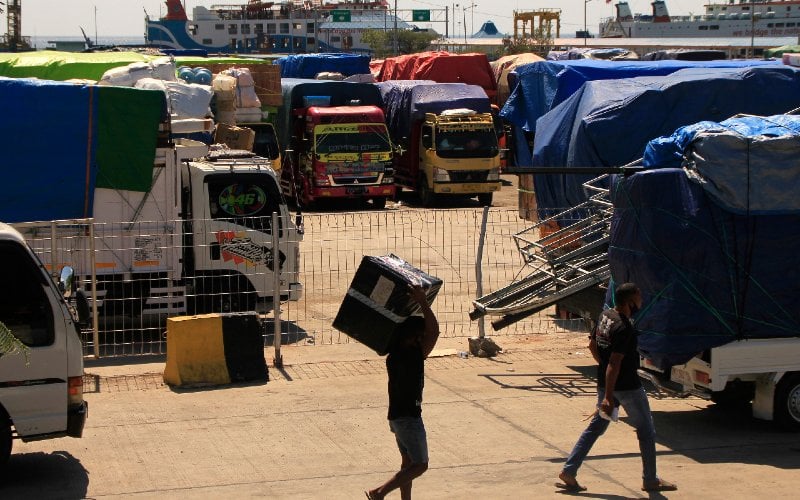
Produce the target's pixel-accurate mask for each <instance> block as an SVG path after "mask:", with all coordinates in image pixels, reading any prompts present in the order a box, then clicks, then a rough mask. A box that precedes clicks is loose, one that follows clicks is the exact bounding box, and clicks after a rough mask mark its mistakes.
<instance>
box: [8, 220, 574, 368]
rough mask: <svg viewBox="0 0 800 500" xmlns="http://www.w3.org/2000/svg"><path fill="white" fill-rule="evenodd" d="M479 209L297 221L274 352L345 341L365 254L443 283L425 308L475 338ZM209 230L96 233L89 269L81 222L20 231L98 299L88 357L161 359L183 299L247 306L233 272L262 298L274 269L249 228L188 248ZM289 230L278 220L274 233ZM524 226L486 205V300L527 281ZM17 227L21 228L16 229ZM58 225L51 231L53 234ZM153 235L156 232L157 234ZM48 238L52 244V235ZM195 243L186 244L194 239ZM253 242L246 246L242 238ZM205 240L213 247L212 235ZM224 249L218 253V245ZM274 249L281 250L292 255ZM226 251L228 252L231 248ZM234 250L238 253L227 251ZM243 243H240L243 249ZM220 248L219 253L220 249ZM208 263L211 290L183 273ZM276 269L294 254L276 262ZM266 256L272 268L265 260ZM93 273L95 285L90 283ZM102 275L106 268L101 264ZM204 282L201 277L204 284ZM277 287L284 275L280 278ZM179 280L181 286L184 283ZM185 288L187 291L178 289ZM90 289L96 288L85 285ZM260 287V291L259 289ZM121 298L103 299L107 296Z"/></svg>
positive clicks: (537, 329) (447, 331)
mask: <svg viewBox="0 0 800 500" xmlns="http://www.w3.org/2000/svg"><path fill="white" fill-rule="evenodd" d="M481 221H482V209H479V208H469V209H442V210H424V209H415V208H408V207H402V208H400V209H395V210H392V209H387V210H381V211H359V212H342V213H310V214H304V215H303V222H304V229H305V233H304V235H303V236H302V242H301V243H300V244H299V281H300V282H301V283H302V286H303V293H302V297H301V298H300V299H299V300H287V299H288V298H289V295H290V294H289V292H290V290H289V284H288V283H289V281H291V279H283V280H282V282H281V283H280V287H281V288H280V295H281V297H282V302H281V305H280V325H281V326H280V329H281V339H280V340H281V342H282V343H284V344H285V343H301V344H304V345H320V344H339V343H346V342H351V341H352V340H351V339H350V338H349V337H347V336H346V335H344V334H342V333H340V332H338V331H336V330H335V329H334V328H333V327H332V326H331V324H332V322H333V319H334V317H335V316H336V313H337V311H338V309H339V305H340V303H341V301H342V299H343V297H344V295H345V293H346V291H347V289H348V287H349V285H350V282H351V280H352V278H353V275H354V274H355V271H356V269H357V268H358V266H359V264H360V262H361V259H362V257H363V256H365V255H385V254H389V253H393V254H395V255H397V256H399V257H401V258H403V259H405V260H406V261H408V262H410V263H411V264H412V265H414V266H416V267H419V268H420V269H422V270H424V271H426V272H428V273H430V274H432V275H434V276H437V277H439V278H441V279H442V280H443V281H444V285H443V286H442V288H441V291H440V292H439V295H438V297H437V299H436V301H435V303H434V305H433V309H434V311H435V313H436V314H437V316H438V318H439V322H440V326H441V331H442V336H444V337H469V336H474V335H477V333H478V325H477V323H476V322H471V321H470V319H469V316H468V314H469V312H470V311H471V310H472V308H473V305H472V300H473V299H474V298H476V297H477V292H478V286H477V278H476V262H475V260H476V256H477V253H478V246H479V241H480V237H481ZM205 222H207V221H193V224H186V223H184V222H183V221H174V222H172V223H167V224H164V223H161V224H160V225H154V224H152V223H138V222H137V223H134V224H131V223H127V224H122V223H120V224H95V225H94V233H95V238H94V244H95V247H96V248H97V251H96V252H95V254H94V257H95V259H94V263H92V262H91V261H90V260H88V259H89V256H90V255H92V254H91V252H90V251H89V247H90V243H91V242H90V241H89V238H88V237H87V236H86V235H87V234H88V231H87V230H86V225H85V223H84V224H83V225H76V224H75V223H74V222H72V223H66V222H64V223H60V226H59V225H58V224H55V225H54V223H43V224H41V225H39V226H36V227H34V226H33V225H26V226H25V227H20V229H21V230H22V231H23V233H24V235H25V236H26V239H27V240H28V241H29V244H30V245H31V246H32V248H33V249H34V251H35V252H36V253H37V255H39V257H40V258H41V259H42V260H43V261H44V263H45V264H46V265H47V266H49V267H50V268H51V269H52V271H53V272H54V273H57V272H58V271H59V269H60V267H61V266H63V265H71V266H73V267H75V268H76V270H77V271H78V272H77V273H76V274H77V275H78V276H79V278H80V279H81V280H83V286H85V287H86V288H87V289H89V290H97V295H98V297H97V301H96V303H97V304H98V305H101V306H102V307H101V310H100V314H99V319H98V323H97V329H98V335H97V337H96V338H97V342H98V344H97V345H95V344H94V342H93V338H95V337H93V332H92V331H91V328H89V329H87V330H86V332H84V339H83V340H84V345H85V352H86V354H87V355H92V354H99V355H100V356H123V355H142V354H164V353H165V352H166V343H165V328H166V318H167V317H169V316H172V315H177V314H187V313H192V312H196V311H195V310H194V309H193V306H192V304H195V302H193V300H195V299H200V298H202V297H206V298H208V299H209V300H210V301H211V302H213V304H214V308H215V310H216V311H226V310H230V309H237V308H244V309H248V310H249V309H253V308H254V307H252V304H251V303H250V302H243V303H237V302H236V301H234V300H231V298H235V297H239V296H240V295H241V294H242V292H245V291H249V292H251V295H252V289H249V290H245V289H244V288H243V284H242V281H241V280H239V279H236V276H235V274H236V273H234V272H232V271H231V269H236V270H238V271H237V272H238V273H241V275H244V276H247V277H248V278H249V280H250V281H251V282H252V283H256V284H257V285H258V286H260V287H261V288H262V289H271V287H272V285H271V283H272V281H273V276H272V274H271V273H265V272H264V266H260V265H258V264H259V263H261V264H263V263H266V264H267V265H274V259H273V257H272V255H271V253H270V252H269V251H268V249H266V248H265V247H264V248H262V247H258V245H254V244H253V243H252V241H255V240H256V239H257V238H256V236H257V235H255V232H257V231H256V230H255V229H252V227H257V226H254V225H252V224H251V229H246V230H241V227H240V228H239V229H240V230H239V231H238V232H237V230H236V228H235V227H233V226H232V227H231V231H230V234H234V233H235V237H232V238H229V239H227V240H226V239H225V238H224V237H223V238H221V239H220V236H219V231H217V233H216V234H215V236H216V240H215V241H217V242H221V244H220V245H217V244H216V243H214V244H211V245H208V246H198V245H194V249H193V251H190V250H192V246H188V247H187V246H184V245H192V241H193V240H194V241H196V240H198V238H196V237H195V238H192V237H191V236H192V235H191V234H189V233H188V232H187V230H188V228H195V229H194V230H197V228H202V227H205ZM287 222H288V221H281V223H280V224H281V227H283V225H284V224H285V223H287ZM529 225H530V222H528V221H525V220H523V219H520V218H519V214H518V211H517V210H516V209H504V208H492V209H490V210H489V211H488V219H487V224H486V233H485V236H484V237H485V240H484V248H483V259H482V262H481V271H482V272H481V274H482V280H483V287H482V289H483V293H484V294H485V293H488V292H491V291H493V290H497V289H499V288H502V287H504V286H506V285H508V284H509V283H510V282H512V281H514V280H517V279H520V278H522V277H524V274H525V273H527V272H529V269H526V266H525V264H524V262H523V260H522V257H521V255H520V253H519V251H518V249H517V246H516V244H515V242H514V238H513V235H514V234H516V233H519V232H520V231H522V230H523V229H525V228H526V227H528V226H529ZM21 226H22V225H21ZM55 226H58V227H55ZM156 226H157V227H156ZM54 234H55V235H56V236H55V237H54V236H53V235H54ZM195 236H196V235H195ZM251 236H252V241H251ZM212 240H214V238H212ZM226 244H227V245H229V246H227V247H226V246H225V245H226ZM284 244H285V242H282V243H281V245H282V246H281V253H287V252H291V250H290V246H284ZM230 245H233V246H230ZM237 245H239V246H237ZM242 245H244V246H242ZM226 249H227V250H226ZM200 254H209V255H212V256H215V257H216V259H217V260H216V261H214V262H217V263H218V264H216V265H218V267H219V268H218V269H214V271H215V277H221V278H223V280H222V281H220V280H217V281H216V282H215V283H216V284H215V285H214V286H205V287H204V286H203V283H204V282H203V281H201V280H199V278H197V275H191V274H190V273H187V272H185V270H183V269H182V267H181V266H183V265H185V264H186V263H187V260H186V259H187V258H193V257H189V256H191V255H200ZM276 258H277V259H278V260H282V259H284V258H287V259H294V258H295V257H294V256H286V255H280V256H279V257H278V256H276ZM271 259H272V260H271ZM113 262H116V265H117V266H119V265H120V263H128V264H129V267H128V268H125V269H119V268H117V269H116V270H115V271H114V272H112V271H111V269H110V268H111V267H114V266H112V264H111V263H113ZM93 265H94V268H95V270H96V271H97V278H96V280H97V283H96V284H95V283H92V282H91V278H90V277H91V273H90V270H91V268H92V266H93ZM103 266H108V267H103ZM206 277H207V276H206ZM281 277H282V278H283V277H284V276H283V274H282V275H281ZM187 278H188V279H187ZM187 284H188V286H187ZM95 285H96V286H95ZM261 285H263V286H261ZM112 289H115V290H120V289H124V293H122V294H120V293H119V292H118V291H117V292H116V297H112V298H110V294H111V292H110V290H112ZM271 298H272V294H271V293H270V294H269V295H268V296H266V297H262V299H263V304H262V305H261V306H259V308H261V309H262V312H264V314H265V318H267V319H270V321H265V322H264V325H265V331H264V334H265V345H271V344H272V343H273V341H274V334H273V333H274V326H273V321H272V319H273V317H274V311H273V308H272V307H271V302H272V300H271ZM561 328H568V329H576V328H577V329H582V328H583V327H582V324H580V322H579V321H578V320H575V321H574V322H573V323H569V322H567V323H564V322H562V321H557V320H556V318H555V317H554V316H553V315H552V313H540V314H537V315H534V316H531V317H530V318H527V319H525V320H523V321H520V322H519V323H515V324H514V325H512V326H510V327H508V328H506V329H504V330H501V331H499V332H493V331H491V328H489V327H487V334H488V335H491V336H501V335H523V334H535V333H541V332H545V331H552V330H554V329H561Z"/></svg>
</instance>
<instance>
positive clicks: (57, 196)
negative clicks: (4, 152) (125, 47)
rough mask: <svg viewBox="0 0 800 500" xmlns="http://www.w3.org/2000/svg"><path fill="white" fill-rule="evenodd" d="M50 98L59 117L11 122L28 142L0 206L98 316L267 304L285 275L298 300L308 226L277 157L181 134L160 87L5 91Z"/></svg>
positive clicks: (286, 290)
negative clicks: (288, 198) (287, 191)
mask: <svg viewBox="0 0 800 500" xmlns="http://www.w3.org/2000/svg"><path fill="white" fill-rule="evenodd" d="M2 83H3V82H0V84H2ZM53 96H55V97H58V98H59V102H63V103H66V104H62V105H59V106H57V107H53V109H52V116H50V115H42V117H41V118H40V117H38V116H28V117H25V119H24V120H18V121H17V122H15V125H14V126H15V127H16V128H17V129H19V130H21V131H20V133H19V137H20V139H19V143H20V148H21V149H22V150H24V151H25V153H20V154H16V153H15V152H12V153H9V155H8V156H9V164H14V165H15V166H16V168H15V169H14V171H13V172H11V171H9V172H7V174H6V179H5V182H6V188H7V189H6V190H4V194H2V195H0V216H2V217H4V218H6V220H8V221H10V222H13V223H14V224H13V225H14V226H15V227H16V228H17V229H18V230H19V231H20V232H21V233H22V234H23V236H25V238H26V239H27V240H28V241H29V242H30V243H31V246H32V247H33V248H34V249H35V251H36V252H37V254H38V255H39V256H40V258H41V259H42V261H43V262H44V264H45V265H46V266H47V267H48V268H49V269H50V270H51V271H52V272H55V271H57V270H58V269H59V268H60V267H62V266H64V265H68V266H71V267H72V268H74V270H75V275H76V279H77V280H78V282H80V283H82V284H83V288H85V289H86V290H87V293H88V294H89V295H90V296H91V297H93V298H94V300H95V305H96V306H97V312H98V316H99V317H119V316H124V317H130V318H139V317H143V316H156V315H157V316H164V315H171V314H185V313H203V312H226V311H242V310H247V311H250V310H257V311H266V310H267V309H268V308H269V307H270V306H271V303H272V301H273V297H274V294H273V290H274V289H275V287H276V286H277V287H278V288H279V290H277V293H276V294H275V295H279V296H280V299H281V300H287V299H288V300H297V299H299V298H300V296H301V294H302V285H301V284H300V282H299V243H300V241H301V239H302V230H301V229H299V228H298V225H299V224H298V223H296V221H293V220H292V217H291V214H290V213H289V211H288V207H287V206H286V203H285V201H284V198H283V196H282V195H281V192H280V187H279V184H278V178H277V174H276V173H275V172H274V171H273V169H272V168H271V163H270V161H269V160H268V159H265V158H261V157H258V156H255V155H254V153H252V152H248V151H231V150H227V149H218V150H213V151H211V152H209V148H208V146H206V145H205V144H203V143H200V142H198V141H192V140H189V139H176V138H173V137H172V136H171V135H170V133H169V130H170V128H169V127H170V123H171V120H170V117H169V115H168V114H166V113H164V110H165V109H166V99H165V95H164V93H163V92H160V91H151V90H139V89H130V88H122V87H94V86H75V85H67V84H57V83H52V82H44V83H37V84H35V85H34V84H33V83H27V82H21V83H16V84H14V85H10V84H9V85H8V86H7V93H6V94H5V95H3V96H1V97H0V99H2V100H3V101H4V102H5V101H7V103H8V104H9V105H13V102H14V101H15V100H20V99H22V98H23V97H24V98H25V99H28V100H30V99H38V100H41V101H48V100H49V99H51V98H52V97H53ZM73 102H74V103H75V104H74V105H73V104H72V103H73ZM86 106H89V109H90V112H89V113H86V109H87V108H86ZM121 117H122V118H121ZM60 122H64V123H66V122H71V123H72V125H73V126H71V127H69V128H68V131H67V132H63V130H64V129H63V128H57V126H56V125H55V124H57V123H60ZM98 124H102V126H100V125H98ZM56 128H57V129H56ZM37 131H38V132H39V133H38V134H37V133H35V132H37ZM28 132H30V133H28ZM51 150H52V151H57V152H58V154H57V155H53V154H50V153H49V151H51ZM31 151H37V152H38V153H37V154H31ZM34 171H35V172H37V175H32V172H34ZM41 193H47V195H46V196H44V197H43V196H42V195H41ZM273 214H275V215H277V227H274V226H273V222H272V221H273ZM298 222H299V221H298ZM276 243H277V247H276V246H275V244H276ZM276 274H277V276H276ZM93 284H94V285H93Z"/></svg>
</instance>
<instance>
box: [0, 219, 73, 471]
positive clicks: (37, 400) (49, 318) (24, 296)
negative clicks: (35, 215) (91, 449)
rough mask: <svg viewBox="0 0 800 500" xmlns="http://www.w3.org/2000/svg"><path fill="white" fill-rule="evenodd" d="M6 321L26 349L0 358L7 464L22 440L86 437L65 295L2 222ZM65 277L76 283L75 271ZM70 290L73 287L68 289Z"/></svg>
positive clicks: (1, 298)
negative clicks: (14, 443) (13, 447)
mask: <svg viewBox="0 0 800 500" xmlns="http://www.w3.org/2000/svg"><path fill="white" fill-rule="evenodd" d="M0 276H2V278H3V285H2V286H0V322H2V323H3V324H4V325H5V326H6V327H7V328H8V329H9V330H10V331H11V334H13V336H14V337H16V338H17V339H18V340H19V341H21V342H22V343H23V344H24V345H25V346H27V347H28V349H27V356H26V355H25V354H24V353H22V352H17V353H13V354H0V467H2V466H3V465H5V463H6V462H7V461H8V458H9V455H10V454H11V443H12V438H13V437H14V435H13V432H12V431H16V437H17V438H19V439H22V440H23V441H35V440H40V439H49V438H54V437H62V436H72V437H81V435H82V434H83V426H84V423H85V422H86V417H87V414H88V406H87V403H86V402H85V401H84V400H83V353H82V350H81V341H80V337H79V335H78V325H77V320H76V318H75V317H74V316H73V313H72V312H71V310H70V306H69V305H68V304H67V302H66V300H65V298H64V295H63V294H62V293H61V292H60V291H59V289H58V287H57V286H56V284H55V283H54V282H53V280H52V278H51V277H50V275H49V274H48V273H47V270H46V269H45V267H44V266H43V265H42V263H41V262H40V261H39V259H38V258H37V257H36V256H35V255H34V253H33V252H32V251H31V249H30V248H29V247H28V245H27V244H26V243H25V240H24V239H23V238H22V236H21V235H20V234H19V233H18V232H17V231H16V230H15V229H14V228H12V227H11V226H9V225H7V224H3V223H0ZM64 277H65V278H67V279H68V281H69V278H70V274H69V270H67V273H65V274H64ZM67 286H68V285H67Z"/></svg>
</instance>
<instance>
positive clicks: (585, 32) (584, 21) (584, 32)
mask: <svg viewBox="0 0 800 500" xmlns="http://www.w3.org/2000/svg"><path fill="white" fill-rule="evenodd" d="M588 3H589V0H583V44H584V45H586V35H587V34H588V31H587V28H586V4H588Z"/></svg>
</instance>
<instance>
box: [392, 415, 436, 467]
mask: <svg viewBox="0 0 800 500" xmlns="http://www.w3.org/2000/svg"><path fill="white" fill-rule="evenodd" d="M389 429H391V431H392V432H393V433H394V437H395V440H397V447H398V448H399V449H400V453H402V454H403V455H405V456H407V457H408V458H409V459H410V460H411V463H412V464H427V463H428V437H427V434H426V433H425V424H423V423H422V418H421V417H399V418H396V419H394V420H389Z"/></svg>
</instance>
